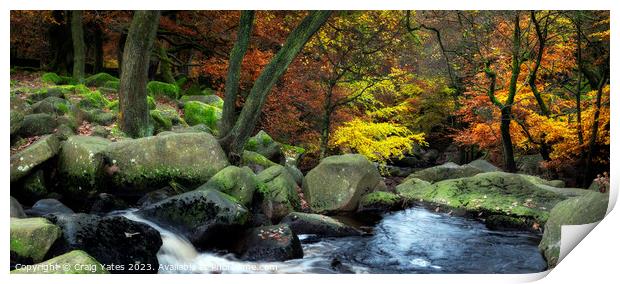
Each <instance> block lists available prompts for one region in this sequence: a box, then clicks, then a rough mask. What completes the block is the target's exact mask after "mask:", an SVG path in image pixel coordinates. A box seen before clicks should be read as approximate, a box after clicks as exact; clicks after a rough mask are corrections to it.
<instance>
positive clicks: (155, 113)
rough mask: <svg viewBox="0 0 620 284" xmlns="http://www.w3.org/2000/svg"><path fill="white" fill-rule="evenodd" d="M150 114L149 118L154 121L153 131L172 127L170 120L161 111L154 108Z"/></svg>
mask: <svg viewBox="0 0 620 284" xmlns="http://www.w3.org/2000/svg"><path fill="white" fill-rule="evenodd" d="M150 114H151V118H152V119H153V120H154V121H155V132H161V131H165V130H170V129H171V128H172V120H170V118H168V117H166V116H165V115H164V114H163V113H162V111H160V110H158V109H154V110H152V111H151V112H150Z"/></svg>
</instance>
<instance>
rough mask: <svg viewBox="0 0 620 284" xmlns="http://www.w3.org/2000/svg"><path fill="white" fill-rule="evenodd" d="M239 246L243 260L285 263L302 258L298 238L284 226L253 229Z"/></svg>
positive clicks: (302, 254)
mask: <svg viewBox="0 0 620 284" xmlns="http://www.w3.org/2000/svg"><path fill="white" fill-rule="evenodd" d="M240 246H241V249H240V255H241V259H243V260H251V261H285V260H289V259H295V258H303V257H304V253H303V250H302V248H301V242H300V241H299V238H298V237H297V235H296V234H295V233H293V231H291V229H290V228H289V226H288V225H286V224H280V225H273V226H263V227H258V228H254V229H252V230H250V231H249V232H248V233H247V235H246V237H245V238H244V239H243V240H241V245H240Z"/></svg>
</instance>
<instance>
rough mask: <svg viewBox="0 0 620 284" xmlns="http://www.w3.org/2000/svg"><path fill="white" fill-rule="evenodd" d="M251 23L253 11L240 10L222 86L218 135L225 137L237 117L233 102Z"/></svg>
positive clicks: (236, 92)
mask: <svg viewBox="0 0 620 284" xmlns="http://www.w3.org/2000/svg"><path fill="white" fill-rule="evenodd" d="M253 23H254V11H243V12H241V19H240V20H239V31H238V32H237V42H235V46H233V49H232V51H230V60H229V61H228V74H227V75H226V86H225V87H224V108H223V110H222V120H221V122H220V137H225V136H226V135H228V133H230V131H231V130H232V127H233V125H234V124H235V119H236V118H237V117H236V115H235V103H236V101H237V94H238V92H239V78H240V76H241V62H242V61H243V57H244V56H245V53H246V51H247V50H248V46H249V45H250V35H251V33H252V25H253Z"/></svg>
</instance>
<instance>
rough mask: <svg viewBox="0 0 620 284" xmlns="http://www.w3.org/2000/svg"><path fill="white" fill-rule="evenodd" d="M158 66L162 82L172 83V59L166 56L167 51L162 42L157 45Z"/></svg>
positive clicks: (173, 81)
mask: <svg viewBox="0 0 620 284" xmlns="http://www.w3.org/2000/svg"><path fill="white" fill-rule="evenodd" d="M159 62H160V64H159V68H160V70H161V76H162V79H163V80H164V82H166V83H170V84H174V83H176V81H175V80H174V76H173V75H172V61H171V60H170V58H168V51H166V47H164V45H163V44H160V45H159Z"/></svg>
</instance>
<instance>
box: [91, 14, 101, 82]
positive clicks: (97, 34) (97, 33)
mask: <svg viewBox="0 0 620 284" xmlns="http://www.w3.org/2000/svg"><path fill="white" fill-rule="evenodd" d="M94 45H95V46H94V53H95V63H94V65H93V73H95V74H97V73H99V72H103V31H102V30H101V27H100V26H99V25H96V26H95V28H94Z"/></svg>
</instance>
